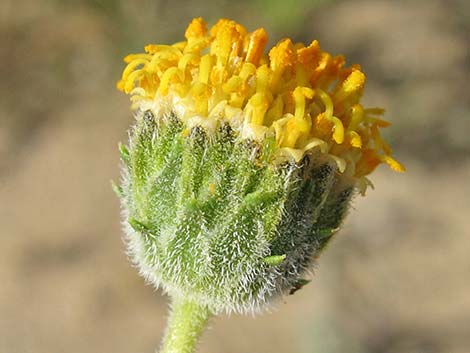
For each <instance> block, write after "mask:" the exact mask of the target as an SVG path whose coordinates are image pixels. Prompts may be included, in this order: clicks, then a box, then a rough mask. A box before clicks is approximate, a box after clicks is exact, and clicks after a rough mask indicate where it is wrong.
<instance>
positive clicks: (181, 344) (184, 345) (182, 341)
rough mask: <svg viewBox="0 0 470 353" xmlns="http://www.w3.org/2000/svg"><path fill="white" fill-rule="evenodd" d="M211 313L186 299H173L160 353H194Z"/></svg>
mask: <svg viewBox="0 0 470 353" xmlns="http://www.w3.org/2000/svg"><path fill="white" fill-rule="evenodd" d="M210 316H211V312H210V311H209V309H208V308H207V307H205V306H202V305H199V304H196V303H195V302H192V301H189V300H186V299H184V298H173V302H172V305H171V309H170V317H169V319H168V326H167V328H166V332H165V337H164V338H163V344H162V350H161V352H160V353H193V352H194V349H195V347H196V343H197V341H198V339H199V336H200V335H201V333H202V331H203V330H204V328H205V327H206V325H207V322H208V321H209V318H210Z"/></svg>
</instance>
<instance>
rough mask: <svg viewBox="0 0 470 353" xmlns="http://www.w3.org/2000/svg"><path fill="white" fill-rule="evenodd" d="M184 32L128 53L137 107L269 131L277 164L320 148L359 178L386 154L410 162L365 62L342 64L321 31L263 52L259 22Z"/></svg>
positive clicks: (126, 78)
mask: <svg viewBox="0 0 470 353" xmlns="http://www.w3.org/2000/svg"><path fill="white" fill-rule="evenodd" d="M185 37H186V40H185V41H182V42H179V43H175V44H173V45H147V46H146V47H145V53H140V54H131V55H128V56H127V57H126V58H125V61H126V62H127V67H126V68H125V70H124V71H123V74H122V78H121V80H120V81H119V83H118V88H119V89H120V90H122V91H124V92H126V93H128V94H130V95H131V99H132V101H133V102H134V105H133V107H134V108H138V109H143V110H145V109H148V108H152V109H153V110H156V111H165V110H169V109H170V110H172V111H173V112H174V113H176V114H177V116H178V118H179V119H181V120H182V121H183V122H184V123H185V124H186V127H187V128H188V129H190V128H191V127H193V126H196V125H203V126H204V127H205V128H207V129H208V130H212V131H213V130H215V129H216V127H217V126H218V125H220V124H221V123H223V122H228V123H229V124H230V126H232V127H233V128H234V129H235V130H237V132H238V133H239V134H240V136H241V137H242V138H246V139H254V140H257V141H262V140H264V139H267V138H272V139H274V141H275V145H276V147H277V149H276V151H275V154H274V155H273V161H274V162H277V163H282V162H284V161H285V160H286V159H293V160H295V161H297V162H298V161H300V160H301V158H302V157H303V156H304V155H305V154H306V153H308V152H311V151H312V150H314V149H316V150H319V151H321V152H322V153H324V154H325V155H328V156H329V157H330V158H332V159H333V160H334V161H335V162H336V164H337V166H338V170H339V171H340V172H342V173H346V174H347V175H349V176H353V177H356V178H358V179H359V178H361V177H364V176H366V175H368V174H370V173H371V172H372V171H373V170H374V169H375V168H376V167H377V165H379V164H380V163H386V164H388V165H389V166H390V167H391V168H392V169H393V170H395V171H400V172H401V171H403V170H404V168H403V166H402V165H401V164H400V163H398V162H397V161H396V160H395V159H393V158H392V156H391V153H392V151H391V149H390V147H389V146H388V144H387V143H386V142H385V141H384V140H383V138H382V136H381V134H380V129H381V128H383V127H386V126H388V125H389V123H388V122H386V121H384V120H382V119H381V118H380V116H381V115H382V114H383V110H382V109H379V108H364V107H363V106H362V105H361V103H360V99H361V96H362V93H363V90H364V85H365V81H366V76H365V74H364V73H363V71H361V67H360V66H359V65H352V66H349V67H348V66H345V58H344V57H343V56H342V55H339V56H332V55H331V54H329V53H327V52H325V51H322V50H321V48H320V45H319V43H318V41H316V40H314V41H312V42H311V43H310V44H309V45H305V44H303V43H293V42H292V41H291V40H290V39H283V40H281V41H279V43H278V44H277V45H276V46H274V47H273V48H271V49H270V50H269V52H268V54H266V53H265V46H266V43H267V39H268V37H267V34H266V32H265V30H264V29H263V28H259V29H256V30H255V31H253V32H251V33H249V32H248V31H247V30H246V29H245V28H244V27H243V26H242V25H240V24H238V23H236V22H234V21H231V20H227V19H221V20H219V21H218V22H217V23H216V24H215V25H214V26H213V27H212V28H211V29H210V30H208V29H207V26H206V23H205V22H204V21H203V20H202V19H201V18H196V19H194V20H193V21H192V22H191V23H190V25H189V26H188V28H187V29H186V32H185Z"/></svg>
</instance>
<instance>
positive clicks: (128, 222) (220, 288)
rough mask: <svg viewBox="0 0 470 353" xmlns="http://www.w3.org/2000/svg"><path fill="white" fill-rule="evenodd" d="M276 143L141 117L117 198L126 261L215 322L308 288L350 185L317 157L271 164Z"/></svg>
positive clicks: (171, 117)
mask: <svg viewBox="0 0 470 353" xmlns="http://www.w3.org/2000/svg"><path fill="white" fill-rule="evenodd" d="M273 142H274V141H273V140H271V139H269V138H268V139H265V140H264V141H263V143H259V142H256V141H252V140H247V139H241V138H240V137H239V136H238V134H237V133H236V132H235V131H234V130H232V128H231V127H230V126H229V125H228V124H226V123H223V122H221V123H220V124H219V126H218V127H217V128H216V129H215V132H209V131H207V130H205V129H204V128H203V127H202V126H195V127H193V128H191V129H190V130H188V129H187V128H186V127H185V126H184V125H183V123H182V122H181V121H179V119H178V118H176V114H167V115H162V116H156V115H155V114H154V113H153V112H152V111H151V110H147V111H141V112H140V113H138V117H137V122H136V124H135V126H134V127H133V128H132V130H131V133H130V141H129V146H128V147H125V146H123V145H121V146H120V152H121V158H122V165H123V168H122V186H121V187H120V188H119V194H120V198H121V202H122V208H123V223H124V225H125V230H126V240H127V243H128V249H129V253H130V256H131V257H132V259H133V261H134V263H135V264H136V265H137V266H138V267H139V269H140V272H141V274H142V275H143V276H144V277H145V278H146V279H147V280H148V281H150V282H151V283H153V284H154V285H156V286H158V287H162V288H164V289H165V290H166V291H167V292H169V293H170V294H171V295H172V296H174V297H184V298H186V299H187V300H190V301H193V302H196V303H199V304H200V305H203V306H205V307H207V308H209V310H210V311H211V312H214V313H218V312H222V311H226V312H249V311H257V310H260V309H262V308H263V307H265V306H266V305H267V304H269V303H270V302H271V301H272V299H274V298H276V297H279V296H281V295H282V294H288V293H293V292H294V291H295V290H297V289H298V288H300V287H301V286H302V285H304V284H305V282H306V281H305V278H304V277H305V276H306V275H307V273H308V271H309V270H310V269H311V268H312V264H313V262H314V259H315V258H316V256H317V255H318V254H319V252H320V251H321V250H322V249H323V248H324V247H325V245H326V244H327V243H328V241H329V240H330V239H331V237H332V235H333V234H334V233H335V231H336V230H337V228H338V227H339V226H340V224H341V221H342V219H343V217H344V215H345V213H346V211H347V209H348V205H349V201H350V199H351V197H352V195H353V190H354V189H353V185H354V183H353V182H351V181H349V180H347V178H346V177H345V176H344V174H340V173H338V172H337V167H336V164H335V163H334V162H333V161H332V160H331V159H328V158H327V157H325V156H324V155H323V154H321V153H320V152H316V153H310V154H307V155H306V156H305V157H304V158H303V159H302V160H301V161H300V162H299V163H295V162H284V163H282V164H279V163H273V160H272V159H273V151H274V149H275V144H274V143H273Z"/></svg>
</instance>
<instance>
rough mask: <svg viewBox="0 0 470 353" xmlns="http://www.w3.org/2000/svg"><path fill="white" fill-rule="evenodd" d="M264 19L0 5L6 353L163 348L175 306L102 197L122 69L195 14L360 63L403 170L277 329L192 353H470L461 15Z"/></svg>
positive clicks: (375, 4)
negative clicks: (130, 247)
mask: <svg viewBox="0 0 470 353" xmlns="http://www.w3.org/2000/svg"><path fill="white" fill-rule="evenodd" d="M263 4H264V2H263V1H256V2H254V3H245V2H242V3H240V4H238V5H235V4H231V3H229V2H223V5H221V6H220V7H217V8H215V7H211V6H209V5H208V4H203V3H202V2H196V3H195V4H192V5H191V3H189V2H185V1H179V2H176V3H174V4H169V3H168V2H164V1H161V2H151V1H138V2H135V3H131V2H124V1H123V2H118V1H117V2H113V1H101V2H100V1H76V2H70V3H67V5H66V4H65V3H62V2H58V1H47V0H41V1H29V2H27V1H20V2H13V1H3V2H2V4H0V38H1V43H2V45H1V46H0V62H2V63H3V65H1V67H0V75H1V77H2V80H1V82H0V157H1V158H0V224H1V227H0V249H1V255H0V353H30V352H31V353H56V352H68V353H74V352H77V353H78V352H81V353H83V352H90V353H91V352H112V353H121V352H122V353H124V352H128V353H131V352H132V353H134V352H135V353H140V352H142V353H144V352H153V351H154V349H155V348H156V347H157V346H158V344H159V341H160V339H161V336H162V333H163V330H164V325H165V319H166V311H167V298H166V297H165V296H163V295H162V293H161V292H160V291H155V290H154V289H153V288H151V287H150V286H147V285H145V283H144V281H143V280H142V279H141V278H140V277H138V275H137V272H136V271H135V269H133V268H132V267H131V266H130V264H129V262H128V260H127V258H126V255H125V249H124V246H123V243H122V241H121V230H120V223H119V222H120V217H119V204H118V200H117V199H116V197H115V196H114V194H113V193H112V191H111V187H110V180H111V179H115V180H116V179H119V174H118V173H119V169H118V163H119V162H118V153H117V142H118V141H124V140H125V139H126V130H127V128H128V126H129V125H130V123H131V122H132V118H131V115H130V112H129V108H128V101H127V99H126V97H124V96H123V95H122V94H120V93H119V92H116V91H115V88H114V85H115V81H116V79H117V78H118V76H119V74H120V69H121V67H122V65H121V63H120V57H122V56H123V55H124V54H126V53H127V52H129V51H132V50H138V49H139V48H140V47H141V46H142V45H143V44H145V43H146V42H147V41H172V40H174V38H175V36H176V35H180V34H181V33H182V31H183V27H181V26H180V23H186V22H187V21H188V19H189V18H191V17H192V16H196V15H198V14H199V13H196V14H195V13H194V10H193V8H192V6H196V5H197V6H200V7H201V8H202V9H206V10H201V12H202V13H207V15H206V17H208V18H209V19H214V18H216V17H219V16H229V17H234V18H236V19H237V20H240V21H243V22H245V23H246V24H247V25H248V26H253V27H254V26H255V25H265V26H266V27H267V28H268V29H269V30H270V31H271V32H272V33H274V34H275V35H274V37H273V40H275V39H277V38H280V37H281V35H286V34H289V35H292V36H296V38H297V39H299V40H304V41H308V40H309V39H312V38H313V37H316V38H319V39H320V43H321V44H322V46H323V47H324V48H325V49H328V50H331V51H332V52H335V53H339V52H343V53H345V54H346V55H347V57H348V58H352V59H351V60H352V61H354V62H356V61H357V62H361V63H362V64H363V67H364V69H365V71H366V73H368V79H369V81H368V91H367V95H366V101H367V102H369V103H370V104H374V105H382V106H386V107H388V114H387V117H388V118H389V119H390V120H392V121H393V122H394V126H393V127H392V128H390V130H391V131H390V133H389V135H388V136H389V137H390V139H391V140H392V143H393V145H394V146H395V147H396V148H395V149H396V154H397V155H398V157H399V159H400V160H401V161H402V162H403V163H404V164H405V165H406V166H407V168H408V172H407V173H406V174H404V175H398V174H394V173H392V172H391V171H389V170H387V169H386V168H380V169H379V170H378V171H377V173H375V174H374V175H373V177H372V179H373V181H374V184H375V186H376V190H374V191H370V192H369V193H368V195H367V197H365V198H361V197H359V198H357V199H356V201H355V202H354V209H352V210H351V212H350V215H349V217H348V219H347V221H346V223H345V225H344V227H343V230H342V232H340V234H339V235H338V236H337V238H336V239H335V240H334V242H333V243H332V244H331V245H330V246H329V248H328V249H327V251H326V252H325V253H324V255H323V256H322V257H321V259H320V262H319V266H318V268H317V271H316V275H315V276H314V278H313V281H312V283H311V284H310V285H308V286H307V287H305V288H304V289H302V290H301V291H299V292H297V293H296V294H295V296H291V297H288V298H286V299H285V300H284V301H283V302H281V303H279V305H278V306H277V307H276V308H275V309H274V310H273V312H272V313H269V314H264V315H262V316H259V317H256V318H253V317H242V316H236V315H235V316H231V317H220V318H216V319H214V320H213V321H212V323H211V329H210V330H208V331H207V332H206V333H205V334H204V337H203V340H202V343H201V346H200V352H201V353H216V352H217V353H220V352H224V353H268V352H269V353H271V352H286V353H338V352H348V353H349V352H351V353H399V352H400V353H467V352H468V351H469V347H470V335H469V334H468V325H469V324H470V295H469V293H470V240H469V237H470V226H469V223H468V222H469V219H468V218H469V217H468V215H469V212H470V187H469V185H468V181H469V180H470V159H469V156H470V138H469V136H468V133H469V131H470V109H469V103H468V102H469V98H470V97H469V94H468V89H467V88H468V79H469V78H470V74H469V59H470V55H469V42H468V38H469V37H468V33H469V27H470V26H469V18H470V16H469V15H468V14H469V12H468V10H469V7H468V5H465V4H464V2H463V1H436V0H431V1H418V0H413V1H385V0H379V1H367V0H361V1H335V2H331V3H323V4H321V5H319V6H318V7H315V8H313V7H311V5H308V4H306V2H303V1H300V2H299V5H298V6H303V7H304V9H305V11H300V12H299V14H297V16H300V17H299V18H298V20H297V21H294V22H292V21H286V22H285V23H284V22H282V23H281V22H279V23H277V22H276V21H275V20H274V18H278V17H279V16H278V17H276V16H275V15H276V14H273V13H269V14H268V13H265V12H263V11H261V9H262V6H263ZM147 9H151V11H147ZM174 9H178V11H174ZM278 10H279V11H283V7H282V6H278ZM172 16H173V17H172ZM170 21H172V22H170ZM257 21H258V22H257ZM259 22H261V23H259ZM150 24H151V26H150ZM286 31H287V32H286ZM278 33H279V35H277V34H278ZM276 36H277V37H276Z"/></svg>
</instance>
